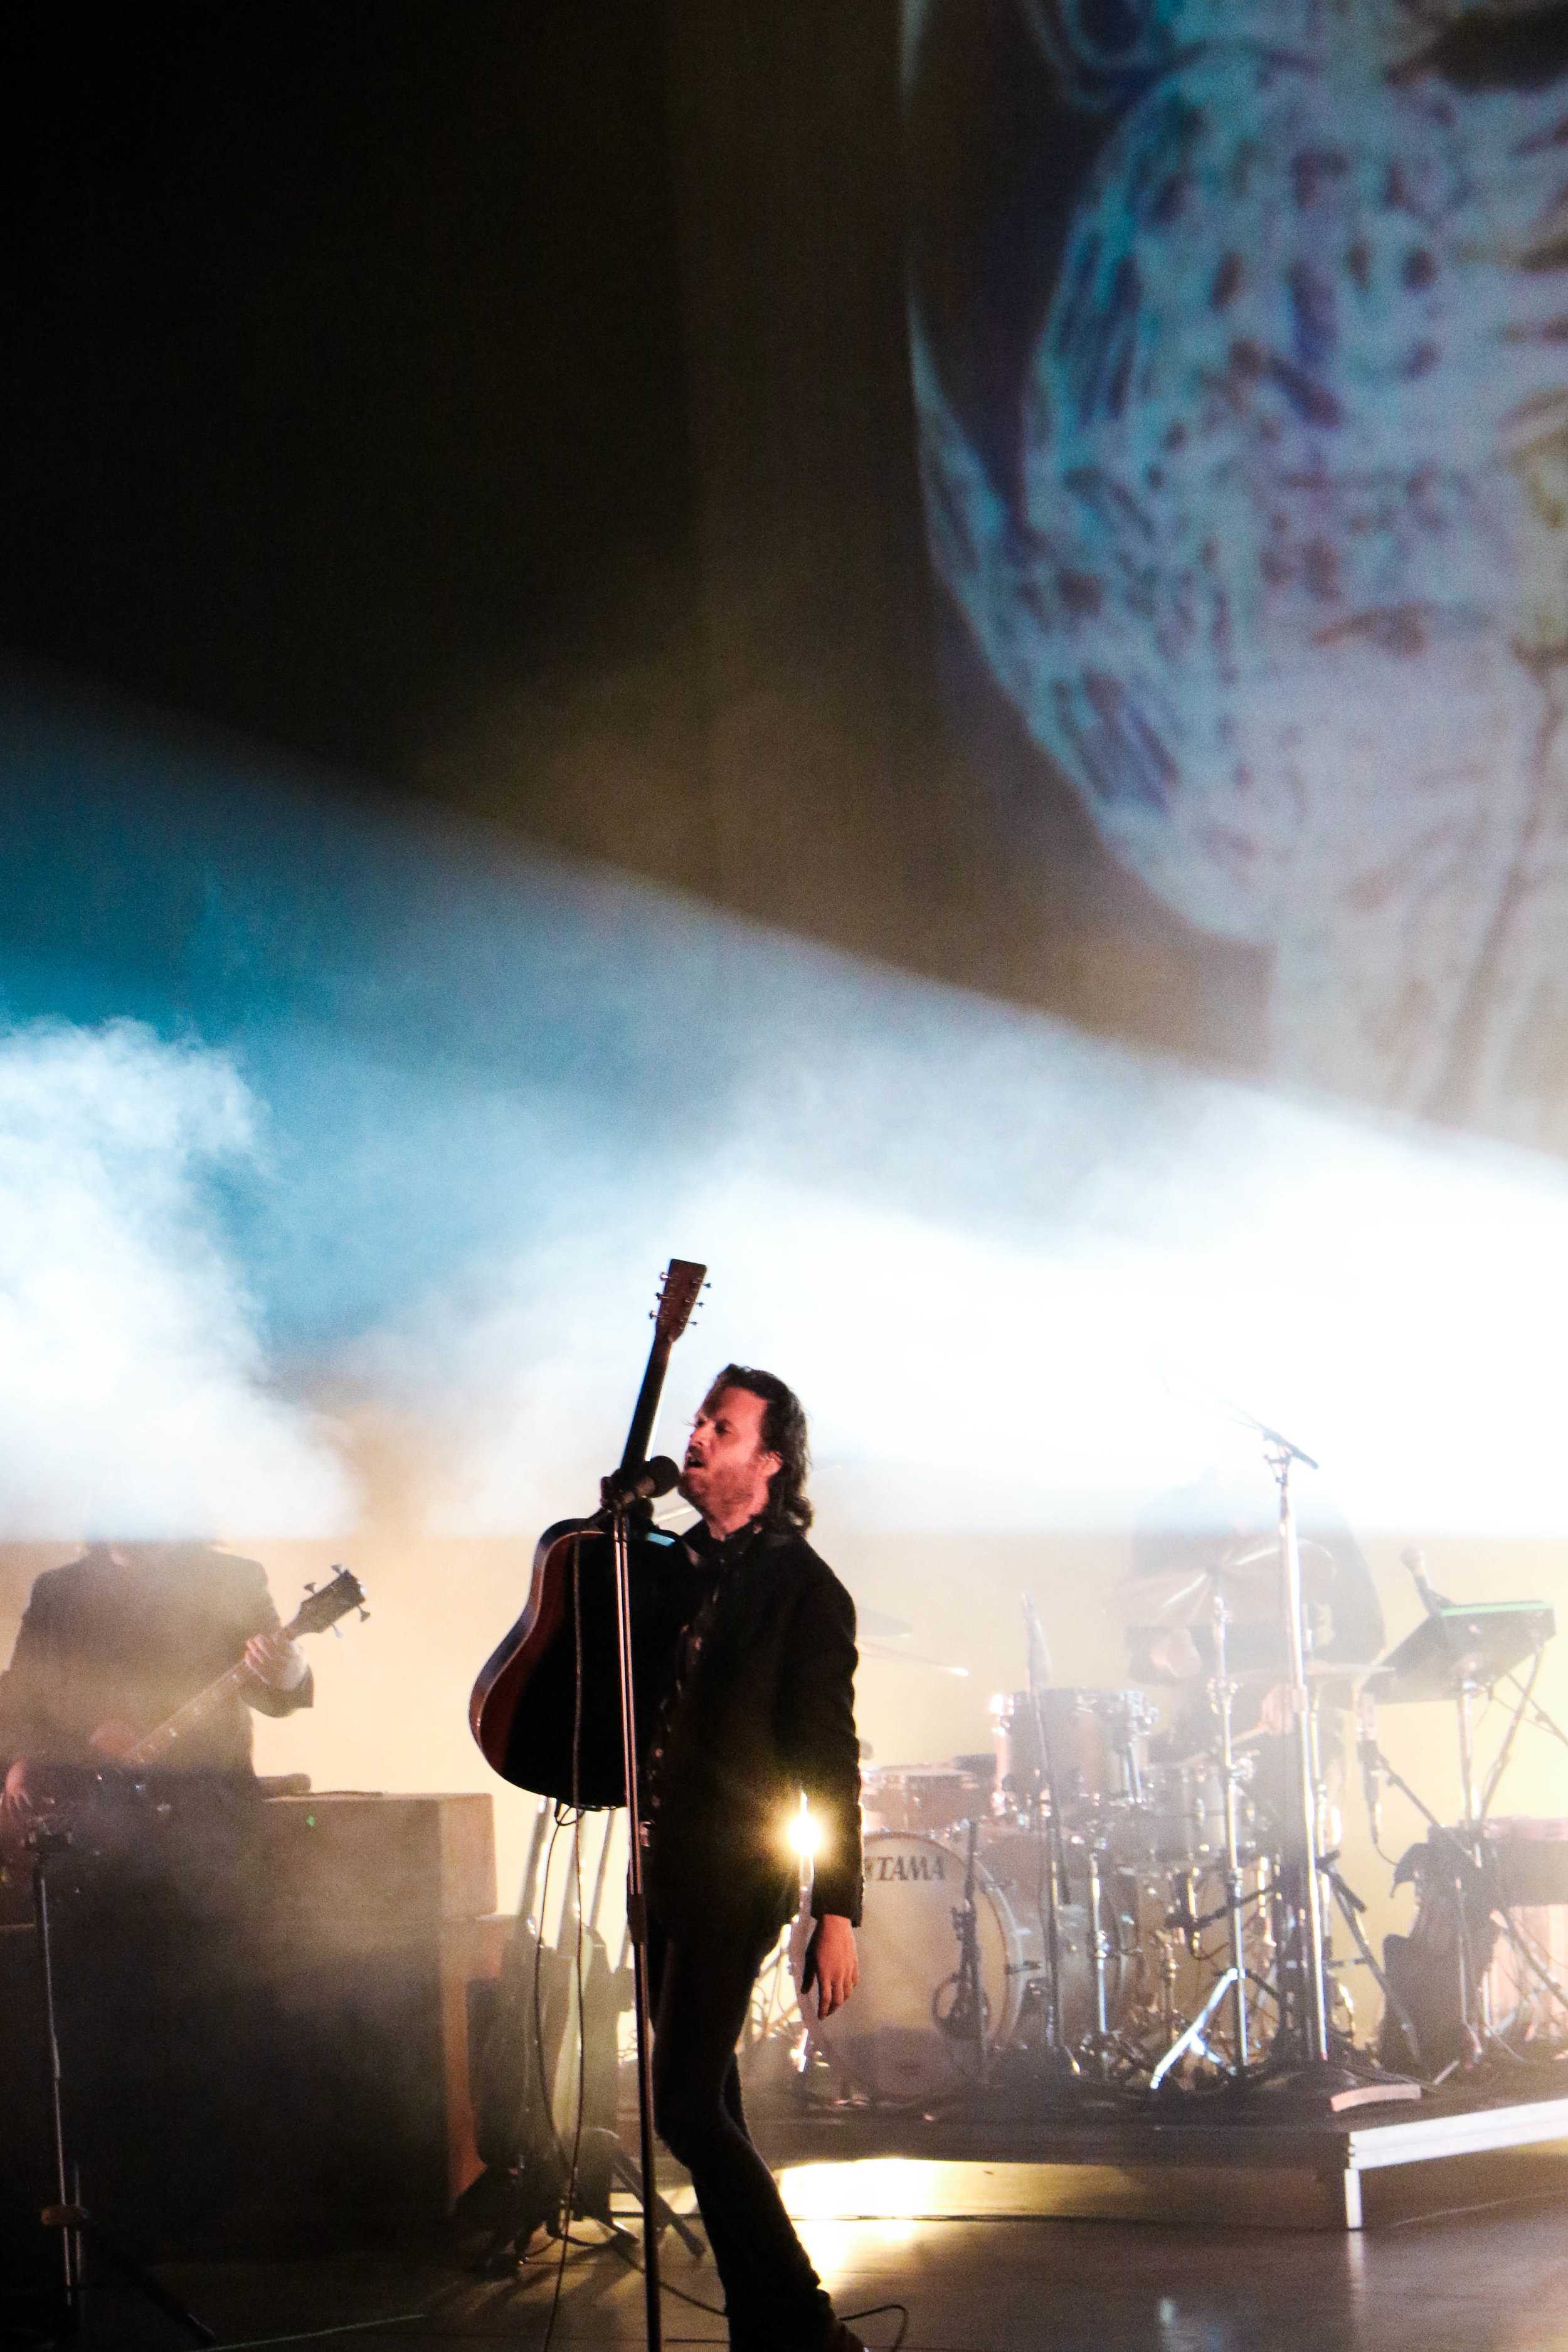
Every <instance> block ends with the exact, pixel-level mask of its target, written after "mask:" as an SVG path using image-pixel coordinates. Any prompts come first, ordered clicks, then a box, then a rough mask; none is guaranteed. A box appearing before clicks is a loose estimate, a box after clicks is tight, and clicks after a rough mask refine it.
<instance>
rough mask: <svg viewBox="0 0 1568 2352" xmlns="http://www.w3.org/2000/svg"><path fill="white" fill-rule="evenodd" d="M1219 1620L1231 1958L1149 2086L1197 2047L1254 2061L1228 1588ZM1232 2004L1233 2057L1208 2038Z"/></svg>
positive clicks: (1216, 1605)
mask: <svg viewBox="0 0 1568 2352" xmlns="http://www.w3.org/2000/svg"><path fill="white" fill-rule="evenodd" d="M1211 1613H1212V1616H1213V1621H1214V1642H1215V1672H1214V1679H1213V1681H1212V1682H1211V1683H1210V1685H1209V1690H1210V1695H1211V1697H1212V1699H1213V1701H1214V1705H1215V1711H1216V1713H1217V1714H1218V1717H1219V1737H1220V1775H1221V1785H1222V1787H1223V1790H1224V1792H1225V1793H1224V1804H1225V1904H1224V1907H1223V1910H1222V1911H1220V1912H1219V1913H1216V1914H1215V1915H1214V1916H1216V1917H1223V1918H1225V1919H1226V1920H1227V1921H1228V1922H1229V1926H1230V1963H1229V1966H1228V1967H1227V1968H1226V1969H1223V1970H1222V1972H1221V1974H1220V1976H1219V1977H1218V1979H1216V1981H1215V1984H1214V1985H1213V1987H1212V1988H1211V1990H1210V1992H1209V1995H1208V1998H1207V2000H1205V2002H1204V2005H1203V2007H1202V2009H1200V2010H1199V2011H1198V2013H1197V2015H1196V2017H1194V2019H1193V2021H1192V2022H1191V2024H1190V2025H1188V2026H1186V2027H1185V2028H1184V2030H1183V2032H1181V2033H1179V2034H1178V2035H1177V2037H1176V2039H1175V2040H1174V2041H1173V2042H1172V2043H1171V2045H1170V2047H1169V2049H1168V2050H1166V2052H1165V2053H1164V2054H1163V2057H1162V2058H1160V2060H1159V2061H1158V2062H1157V2063H1156V2064H1155V2066H1154V2069H1153V2072H1152V2074H1151V2075H1150V2077H1149V2088H1150V2089H1151V2091H1157V2090H1158V2089H1159V2088H1160V2086H1161V2084H1163V2082H1164V2081H1165V2079H1166V2077H1167V2076H1168V2075H1169V2074H1170V2073H1171V2070H1172V2069H1173V2067H1174V2066H1176V2065H1177V2064H1179V2063H1180V2062H1181V2060H1182V2059H1184V2058H1185V2057H1186V2056H1188V2055H1189V2053H1195V2054H1198V2055H1201V2056H1203V2057H1205V2058H1206V2059H1207V2060H1208V2061H1209V2063H1210V2064H1211V2065H1216V2066H1223V2067H1224V2069H1225V2072H1226V2074H1229V2075H1230V2076H1231V2078H1232V2080H1233V2081H1240V2080H1241V2078H1242V2077H1243V2076H1244V2075H1245V2074H1246V2073H1247V2063H1248V2046H1247V1903H1248V1901H1249V1900H1251V1899H1254V1898H1249V1897H1248V1895H1247V1892H1246V1889H1245V1887H1244V1886H1243V1884H1242V1871H1241V1833H1240V1827H1239V1823H1238V1822H1237V1809H1236V1792H1237V1782H1238V1780H1239V1779H1240V1768H1239V1766H1238V1764H1237V1755H1236V1741H1235V1703H1236V1694H1237V1684H1236V1683H1235V1682H1233V1681H1232V1679H1231V1675H1230V1660H1229V1651H1228V1646H1227V1633H1228V1628H1229V1623H1230V1612H1229V1611H1228V1610H1227V1609H1226V1604H1225V1596H1224V1594H1223V1593H1222V1592H1217V1591H1216V1592H1215V1596H1214V1601H1213V1603H1212V1606H1211ZM1185 1907H1186V1910H1187V1913H1188V1916H1189V1918H1190V1917H1191V1913H1192V1897H1191V1895H1190V1893H1189V1895H1188V1896H1187V1898H1186V1906H1185ZM1206 1924H1207V1923H1206V1922H1205V1921H1202V1920H1193V1921H1192V1926H1191V1929H1190V1932H1191V1933H1192V1935H1193V1937H1194V1943H1195V1940H1196V1937H1197V1936H1198V1935H1199V1934H1200V1933H1201V1931H1202V1928H1203V1927H1204V1926H1205V1925H1206ZM1227 1993H1228V1994H1229V1996H1230V2004H1231V2056H1230V2060H1229V2062H1228V2063H1226V2061H1225V2060H1224V2059H1222V2058H1220V2057H1219V2056H1218V2055H1217V2054H1216V2053H1215V2051H1213V2050H1212V2049H1211V2048H1210V2047H1209V2044H1208V2042H1207V2040H1206V2038H1205V2037H1206V2032H1207V2028H1208V2024H1209V2021H1210V2019H1211V2018H1212V2017H1213V2016H1214V2015H1215V2012H1216V2011H1217V2010H1218V2009H1219V2007H1220V2004H1221V2003H1222V2002H1223V2001H1224V2000H1225V1998H1226V1994H1227Z"/></svg>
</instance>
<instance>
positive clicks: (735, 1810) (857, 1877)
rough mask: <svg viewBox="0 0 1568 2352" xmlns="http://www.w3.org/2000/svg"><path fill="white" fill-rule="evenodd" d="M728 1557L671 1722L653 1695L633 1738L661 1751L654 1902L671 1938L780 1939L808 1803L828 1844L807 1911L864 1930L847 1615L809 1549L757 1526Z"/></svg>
mask: <svg viewBox="0 0 1568 2352" xmlns="http://www.w3.org/2000/svg"><path fill="white" fill-rule="evenodd" d="M734 1549H735V1551H736V1553H737V1554H738V1556H737V1557H735V1558H734V1559H732V1562H731V1564H730V1565H727V1566H726V1567H725V1568H724V1569H723V1571H722V1580H721V1584H720V1587H719V1591H718V1594H717V1598H716V1601H715V1603H714V1606H713V1611H712V1616H711V1622H710V1626H709V1629H708V1632H707V1634H706V1637H705V1638H704V1640H703V1643H702V1646H701V1649H700V1652H699V1653H698V1654H697V1657H696V1658H695V1660H694V1661H693V1663H692V1664H691V1667H690V1670H689V1674H688V1675H687V1678H686V1680H685V1683H684V1685H683V1686H682V1687H681V1689H680V1691H679V1696H678V1697H677V1698H676V1700H675V1703H674V1706H673V1708H672V1709H670V1710H669V1711H668V1715H665V1713H664V1706H663V1702H664V1700H665V1699H666V1697H667V1696H668V1694H667V1693H666V1692H664V1691H661V1690H658V1689H650V1690H648V1691H647V1692H646V1693H644V1694H643V1695H642V1697H641V1701H640V1706H641V1718H640V1724H639V1729H641V1728H642V1727H643V1726H647V1727H648V1728H647V1739H648V1740H649V1741H657V1743H658V1746H659V1747H660V1748H661V1749H662V1753H661V1755H660V1756H659V1757H658V1759H650V1769H649V1773H648V1778H647V1794H648V1801H649V1809H650V1831H649V1846H648V1857H647V1892H648V1899H649V1903H650V1905H651V1906H652V1908H653V1910H654V1911H655V1913H656V1914H657V1916H658V1917H659V1918H660V1919H661V1920H662V1921H663V1923H664V1925H665V1926H666V1927H668V1928H669V1929H670V1930H671V1931H672V1932H675V1933H677V1934H679V1933H680V1932H681V1931H682V1929H683V1928H684V1929H689V1928H690V1927H693V1926H695V1925H699V1924H700V1925H701V1926H703V1927H708V1926H710V1924H712V1923H713V1922H715V1921H721V1922H723V1921H730V1920H733V1921H737V1922H739V1921H742V1920H743V1921H745V1922H747V1923H748V1924H750V1925H752V1926H756V1925H763V1926H766V1925H771V1926H772V1927H774V1928H777V1927H782V1925H783V1924H784V1921H785V1920H786V1919H788V1918H789V1917H791V1916H792V1915H793V1914H794V1911H795V1901H796V1889H797V1885H798V1874H799V1864H798V1862H797V1861H796V1858H795V1854H794V1853H793V1852H792V1851H791V1849H790V1846H789V1843H788V1832H789V1824H790V1820H791V1817H792V1815H794V1814H795V1813H796V1812H797V1811H799V1807H800V1799H801V1793H802V1791H803V1790H804V1791H805V1796H806V1799H807V1801H808V1802H809V1804H810V1807H811V1811H812V1812H813V1814H814V1815H815V1816H816V1821H817V1822H818V1823H819V1824H820V1827H821V1831H822V1844H821V1847H820V1850H819V1852H818V1853H817V1856H816V1871H815V1885H814V1890H813V1895H812V1906H811V1907H812V1910H813V1912H814V1913H815V1914H816V1916H817V1917H818V1918H821V1917H822V1916H824V1915H825V1914H826V1913H827V1912H837V1913H841V1914H842V1915H843V1916H845V1917H846V1918H847V1919H850V1920H852V1921H854V1922H855V1923H856V1924H857V1925H858V1923H859V1918H860V1889H861V1864H860V1751H859V1745H858V1740H857V1738H856V1736H855V1688H854V1685H855V1666H856V1650H855V1604H854V1602H853V1601H851V1599H850V1598H849V1595H848V1593H847V1591H845V1589H844V1587H843V1585H842V1584H840V1582H839V1581H838V1579H837V1577H836V1576H835V1575H834V1573H833V1570H831V1569H830V1568H829V1567H828V1565H827V1563H826V1560H824V1559H821V1558H819V1556H818V1555H817V1553H816V1552H815V1551H814V1550H813V1549H812V1548H811V1546H810V1544H808V1543H807V1542H806V1540H805V1537H804V1536H800V1535H796V1534H795V1533H793V1532H791V1531H775V1530H773V1529H769V1528H758V1529H756V1530H755V1532H754V1533H752V1535H751V1537H750V1538H749V1540H745V1541H744V1542H743V1543H741V1544H737V1545H736V1546H735V1547H734ZM661 1717H662V1718H663V1719H662V1721H661ZM656 1725H657V1726H658V1729H657V1730H656V1729H655V1728H654V1727H655V1726H656Z"/></svg>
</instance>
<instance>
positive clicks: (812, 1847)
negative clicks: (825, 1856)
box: [784, 1797, 823, 1862]
mask: <svg viewBox="0 0 1568 2352" xmlns="http://www.w3.org/2000/svg"><path fill="white" fill-rule="evenodd" d="M784 1837H785V1840H786V1842H787V1843H788V1846H789V1850H790V1852H791V1853H794V1854H798V1855H799V1857H800V1859H801V1861H802V1862H814V1861H815V1860H816V1856H817V1855H818V1854H819V1853H821V1852H822V1845H823V1832H822V1823H821V1822H819V1821H818V1820H817V1819H816V1815H815V1814H814V1813H813V1812H812V1811H811V1808H810V1807H809V1805H808V1804H807V1803H806V1801H805V1798H804V1797H802V1799H801V1801H800V1811H799V1812H797V1813H792V1814H791V1815H790V1817H789V1820H788V1821H787V1822H786V1823H785V1824H784Z"/></svg>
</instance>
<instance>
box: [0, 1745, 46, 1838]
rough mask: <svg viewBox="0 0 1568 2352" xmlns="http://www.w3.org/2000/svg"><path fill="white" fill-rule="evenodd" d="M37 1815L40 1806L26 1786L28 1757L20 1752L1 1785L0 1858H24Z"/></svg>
mask: <svg viewBox="0 0 1568 2352" xmlns="http://www.w3.org/2000/svg"><path fill="white" fill-rule="evenodd" d="M36 1820H37V1806H36V1804H35V1803H34V1801H33V1792H32V1790H30V1789H29V1788H28V1786H27V1762H26V1757H23V1756H18V1757H17V1759H16V1762H15V1763H14V1764H13V1765H12V1766H11V1768H10V1769H9V1770H8V1771H7V1773H6V1775H5V1782H4V1784H3V1785H0V1862H16V1861H18V1860H19V1859H20V1858H21V1855H22V1853H23V1852H24V1850H25V1848H26V1843H27V1833H28V1832H29V1831H30V1830H31V1828H32V1826H33V1823H34V1822H35V1821H36Z"/></svg>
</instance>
